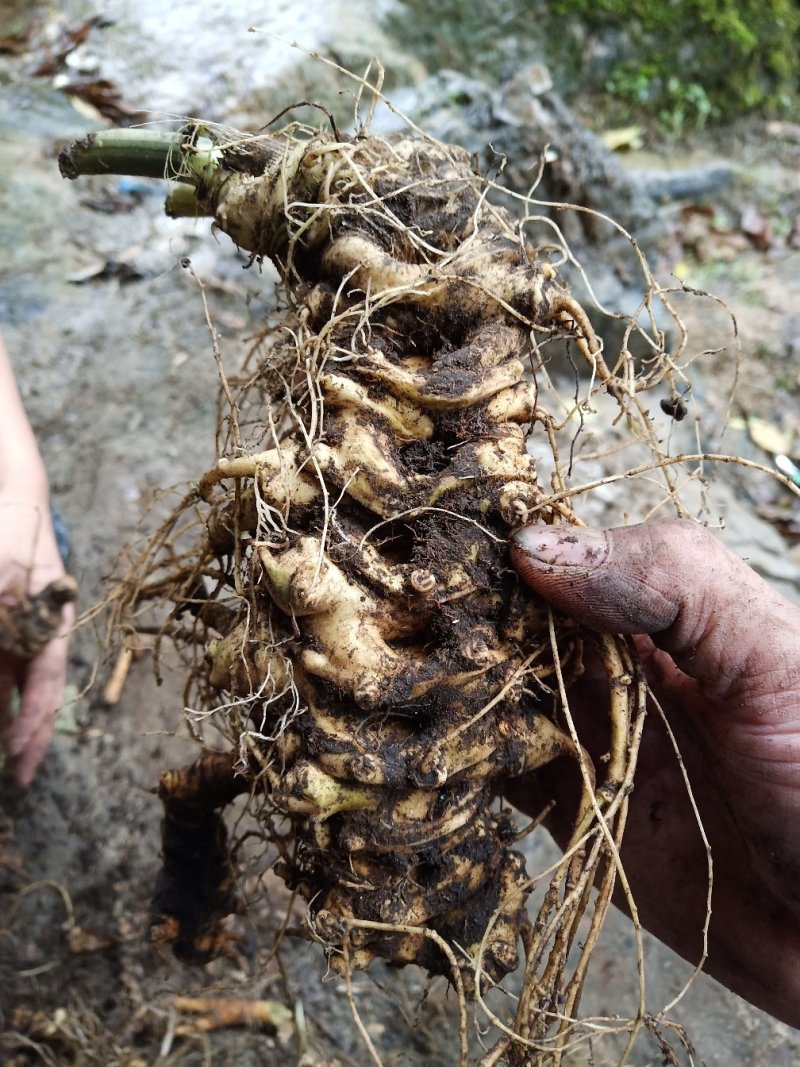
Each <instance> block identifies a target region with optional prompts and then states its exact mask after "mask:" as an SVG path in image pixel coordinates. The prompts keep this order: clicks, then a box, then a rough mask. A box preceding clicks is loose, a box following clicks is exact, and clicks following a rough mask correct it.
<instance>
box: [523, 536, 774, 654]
mask: <svg viewBox="0 0 800 1067" xmlns="http://www.w3.org/2000/svg"><path fill="white" fill-rule="evenodd" d="M511 559H512V562H513V564H514V566H515V567H516V569H517V571H518V572H519V574H520V576H521V577H522V579H523V580H524V581H525V582H527V583H528V585H530V586H531V587H532V588H533V589H535V590H536V592H537V593H539V594H540V595H541V596H542V597H544V598H545V599H546V600H548V601H549V602H550V603H551V604H552V605H553V606H554V607H556V608H559V609H560V610H561V611H563V612H565V613H566V614H568V615H571V616H572V617H573V618H576V619H577V620H578V621H580V622H582V623H584V624H585V625H586V626H589V627H591V628H592V629H594V630H601V631H606V632H613V633H628V634H663V638H664V639H662V640H657V642H656V643H657V644H659V645H660V646H661V647H662V648H667V650H668V651H670V652H673V653H676V652H677V653H678V654H680V653H689V652H691V653H692V654H693V655H696V654H697V652H698V651H699V648H698V646H699V645H701V644H702V643H703V639H704V636H705V635H707V634H708V633H709V631H710V630H712V629H713V630H714V632H715V634H716V636H717V637H718V638H720V639H724V637H725V635H726V633H727V634H729V635H730V636H734V635H736V634H738V632H739V631H740V630H741V627H742V620H743V613H744V615H745V617H746V619H747V622H748V625H750V626H753V625H758V618H759V617H760V616H762V615H763V616H764V617H765V618H766V617H768V616H770V615H771V614H772V613H773V612H774V611H775V604H774V603H773V601H775V600H781V601H782V598H780V597H779V596H778V594H777V593H776V592H775V591H774V590H772V589H771V588H770V586H768V585H767V583H766V582H764V581H763V579H761V578H759V576H758V575H757V574H756V573H755V572H754V571H753V570H751V568H750V567H748V566H747V564H746V563H744V562H743V561H742V560H741V559H739V557H738V556H735V555H734V554H733V553H732V552H730V551H729V550H728V549H727V548H725V546H724V545H723V544H722V543H721V542H720V541H718V540H717V539H716V538H715V537H714V536H713V535H712V534H711V533H710V532H709V531H708V530H707V529H705V527H703V526H700V525H698V524H697V523H693V522H689V521H687V520H677V519H676V520H672V521H661V522H652V523H641V524H639V525H636V526H625V527H619V528H617V529H612V530H593V529H587V528H585V527H575V526H544V525H542V526H526V527H524V528H523V529H521V530H518V531H517V532H516V533H515V534H514V535H513V536H512V546H511ZM786 606H787V607H791V606H789V605H786ZM664 631H667V633H666V634H665V633H664ZM698 666H700V665H699V664H698ZM700 669H701V671H702V667H700ZM692 673H694V672H692Z"/></svg>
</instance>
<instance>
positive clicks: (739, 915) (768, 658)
mask: <svg viewBox="0 0 800 1067" xmlns="http://www.w3.org/2000/svg"><path fill="white" fill-rule="evenodd" d="M514 542H515V544H514V545H513V546H512V549H511V558H512V561H513V563H514V565H515V566H516V568H517V570H518V571H519V573H520V575H521V576H522V578H523V579H524V580H525V581H526V582H527V583H528V584H529V585H531V586H532V587H533V588H534V589H535V590H536V591H537V592H538V593H539V594H540V595H541V596H542V597H544V598H545V599H546V600H547V601H549V602H550V603H551V604H552V605H553V606H554V607H556V608H557V609H559V610H561V611H563V612H565V613H566V614H569V615H570V616H572V617H573V618H576V619H578V620H579V621H581V622H582V623H584V624H585V625H586V626H588V627H589V628H591V629H594V630H598V631H604V632H611V633H627V634H639V635H650V636H641V637H637V639H636V640H637V645H638V647H639V652H640V654H641V657H642V659H643V663H644V667H645V671H646V674H647V678H648V681H649V684H650V687H651V691H652V694H653V696H654V697H655V698H656V699H657V700H658V702H659V704H660V705H661V707H662V708H663V709H664V712H665V714H666V718H667V720H668V722H669V724H670V727H671V729H672V731H673V734H674V736H675V738H676V741H677V746H678V749H679V751H680V753H681V756H682V758H683V762H684V764H685V767H686V771H687V774H688V778H689V781H690V784H691V789H692V792H693V795H694V798H695V801H696V803H697V808H698V811H699V815H700V818H701V820H702V824H703V827H704V830H705V833H706V834H707V837H708V841H709V844H710V849H711V854H712V857H713V872H714V873H713V894H712V901H711V909H712V914H711V919H710V926H709V940H708V960H707V963H706V966H705V970H707V971H708V972H709V973H710V974H712V975H713V976H714V977H715V978H717V979H718V980H719V981H721V982H722V983H723V984H724V985H726V986H728V988H730V989H732V990H733V991H734V992H736V993H738V994H740V995H741V996H743V997H745V998H746V999H748V1000H750V1001H751V1002H752V1003H753V1004H756V1005H758V1006H759V1007H761V1008H763V1009H764V1010H765V1011H768V1012H770V1013H771V1014H772V1015H774V1016H776V1017H777V1018H779V1019H782V1020H783V1021H784V1022H787V1023H789V1024H790V1025H792V1026H796V1027H798V1026H800V608H798V607H797V606H795V605H794V604H791V603H790V602H788V601H787V600H785V599H784V598H783V597H781V596H780V595H779V594H778V593H777V592H776V591H775V590H773V589H772V588H771V587H770V586H769V585H767V583H766V582H764V581H763V580H762V579H761V578H759V577H758V575H756V573H755V572H754V571H752V570H751V569H750V568H749V567H748V566H747V565H746V564H745V563H743V562H742V561H741V560H740V559H739V558H738V557H737V556H735V555H734V554H733V553H731V552H730V551H728V550H727V549H726V548H725V547H724V546H723V545H722V544H720V542H718V541H717V540H716V539H715V538H714V537H713V536H712V535H711V534H710V533H709V532H708V531H707V530H706V529H704V528H703V527H700V526H697V525H695V524H693V523H689V522H684V521H673V522H656V523H648V524H643V525H640V526H631V527H625V528H620V529H615V530H610V531H608V532H602V531H596V530H589V529H583V528H576V527H547V526H531V527H526V528H525V529H524V530H521V531H519V532H518V533H517V534H516V535H515V536H514ZM600 684H601V682H600V680H599V678H598V675H597V674H595V675H594V677H592V670H591V666H590V668H589V671H588V672H587V676H585V677H584V679H582V680H581V681H580V682H579V683H578V684H577V685H576V686H575V688H574V689H572V690H570V692H569V694H568V695H569V698H570V708H571V711H572V714H573V716H574V718H575V721H576V724H577V728H578V732H579V734H580V736H581V740H582V741H583V743H584V744H586V745H587V747H588V748H589V750H590V752H591V753H592V754H593V756H594V757H595V760H596V766H597V768H598V773H599V774H602V761H598V760H597V757H598V756H601V755H602V753H603V752H604V750H605V746H606V745H607V724H606V723H605V722H604V721H603V714H602V711H601V709H600V708H598V695H597V694H598V685H600ZM506 792H507V795H508V797H509V799H510V800H511V801H512V803H514V804H515V805H516V806H517V807H519V808H520V809H522V810H523V811H526V812H527V813H529V814H536V813H537V812H538V811H540V810H541V809H542V807H543V806H544V804H545V803H547V801H548V800H550V799H551V798H554V799H555V800H556V808H555V810H554V813H553V816H552V820H551V824H550V825H551V830H552V831H553V833H554V835H555V837H556V838H557V839H558V840H560V841H561V842H562V843H563V842H564V841H565V840H566V838H567V836H568V827H569V820H570V817H571V815H572V814H573V813H574V811H575V808H576V805H577V795H578V794H577V776H576V775H570V774H565V773H564V767H563V763H561V762H560V761H559V762H557V763H556V764H552V765H550V766H549V767H548V768H545V769H544V770H543V771H540V772H537V773H536V774H535V775H531V776H529V777H528V778H525V779H520V780H518V781H516V782H513V783H510V784H509V786H508V788H507V790H506ZM621 856H622V862H623V864H624V866H625V870H626V872H627V875H628V878H629V881H630V884H631V888H632V892H633V896H634V899H635V900H636V903H637V907H638V909H639V916H640V919H641V921H642V923H643V925H644V926H645V927H646V928H647V929H649V930H650V931H651V932H652V933H654V934H655V935H656V936H657V937H658V938H660V939H661V940H662V941H664V942H666V943H667V944H668V945H670V946H671V947H672V948H674V949H675V950H676V951H677V952H679V953H680V954H681V955H682V956H684V957H685V958H686V959H688V960H690V961H692V962H696V961H698V960H699V959H700V956H701V953H702V929H703V925H704V922H705V919H706V905H707V899H706V898H707V889H708V880H707V858H706V849H705V846H704V843H703V840H702V837H701V834H700V831H699V829H698V824H697V819H696V817H695V815H694V812H693V810H692V806H691V803H690V800H689V797H688V795H687V790H686V786H685V783H684V780H683V778H682V775H681V771H680V767H679V765H678V761H677V759H676V756H675V752H674V749H673V746H672V743H671V741H670V739H669V736H668V733H667V731H666V728H665V726H664V724H663V722H662V721H661V720H660V718H659V716H658V714H657V713H655V712H654V711H653V708H652V707H651V709H650V714H649V715H648V719H647V721H646V725H645V731H644V737H643V741H642V747H641V751H640V756H639V763H638V767H637V771H636V776H635V779H634V791H633V794H632V796H631V804H630V810H629V815H628V821H627V826H626V831H625V837H624V839H623V846H622V850H621ZM618 903H620V905H621V906H622V907H623V908H624V901H622V900H621V899H620V900H619V901H618Z"/></svg>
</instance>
